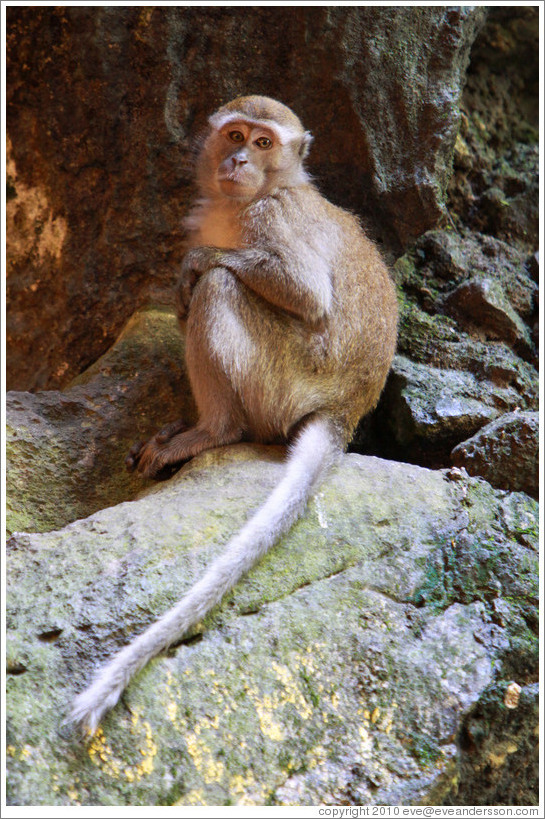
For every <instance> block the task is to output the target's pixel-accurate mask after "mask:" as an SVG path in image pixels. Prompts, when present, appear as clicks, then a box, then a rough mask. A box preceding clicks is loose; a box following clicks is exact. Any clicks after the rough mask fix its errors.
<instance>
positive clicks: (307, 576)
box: [7, 445, 538, 805]
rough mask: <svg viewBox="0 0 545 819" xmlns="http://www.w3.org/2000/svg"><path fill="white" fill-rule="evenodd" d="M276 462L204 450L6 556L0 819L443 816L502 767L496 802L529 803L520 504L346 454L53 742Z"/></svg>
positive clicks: (531, 757) (274, 457)
mask: <svg viewBox="0 0 545 819" xmlns="http://www.w3.org/2000/svg"><path fill="white" fill-rule="evenodd" d="M279 457H280V452H279V450H277V449H275V448H255V447H250V446H248V445H239V446H237V447H231V448H225V449H220V450H216V451H215V452H211V453H206V454H204V455H202V456H200V457H199V458H197V459H195V460H194V461H193V462H191V463H190V464H189V465H187V466H186V467H184V468H183V469H182V470H181V471H180V472H179V473H178V474H177V475H176V476H175V477H174V478H172V479H171V480H170V481H169V482H168V483H163V484H160V485H159V486H158V487H156V488H155V489H152V490H148V491H147V492H146V493H145V495H144V496H143V497H141V498H140V499H139V500H137V501H134V502H132V503H123V504H120V505H118V506H116V507H113V508H110V509H106V510H103V511H101V512H98V513H97V514H95V515H93V516H91V517H89V518H87V519H85V520H82V521H77V522H75V523H73V524H71V525H70V526H68V527H66V528H65V529H63V530H60V531H57V532H50V533H45V534H22V535H18V536H16V537H14V538H12V539H11V540H10V542H9V544H8V559H9V566H8V571H9V576H10V599H9V601H8V607H7V617H8V620H7V628H8V632H7V638H8V640H7V655H8V707H9V720H8V736H7V740H8V756H7V758H8V765H9V774H8V802H9V804H12V805H77V804H81V805H135V804H136V805H174V804H176V805H202V804H205V805H224V804H239V805H243V804H253V805H265V804H273V805H274V804H280V805H290V804H291V805H314V804H320V803H321V804H345V805H351V804H356V805H358V804H360V805H375V804H380V805H398V804H412V805H414V804H433V805H435V804H441V802H443V801H445V800H448V799H451V800H454V801H453V803H454V804H467V801H466V799H467V798H469V796H471V797H473V794H474V791H472V790H471V788H472V787H474V788H475V785H474V782H475V781H479V779H480V777H481V776H482V767H481V766H483V765H488V766H489V767H490V766H492V768H493V771H494V774H495V775H497V774H498V772H499V771H500V769H502V768H503V769H504V770H505V769H506V768H507V766H509V780H510V782H511V791H510V792H509V794H510V798H511V799H512V800H513V801H514V802H515V803H518V804H532V800H533V796H532V788H533V787H535V782H534V781H531V772H532V771H535V770H536V767H535V766H536V764H537V757H536V755H537V737H536V736H535V734H534V731H535V728H536V725H537V716H536V713H535V708H536V691H535V686H534V682H535V679H536V673H537V659H538V658H537V653H536V652H537V647H536V634H537V628H538V620H537V615H535V614H534V610H535V609H534V607H535V606H536V603H537V595H538V588H537V575H536V564H537V551H536V550H537V522H538V521H537V511H536V504H535V503H534V502H533V501H531V500H530V499H529V498H528V497H527V496H526V495H523V494H516V493H513V494H507V493H505V492H499V491H497V490H493V489H492V488H491V487H490V486H489V485H488V484H487V483H485V482H484V481H481V480H476V479H472V478H468V477H467V476H466V477H464V476H463V475H462V474H461V473H453V475H452V477H453V478H455V480H449V475H448V474H446V473H445V472H439V471H435V472H433V471H429V470H425V469H422V468H421V467H416V466H410V465H403V464H396V463H393V462H389V461H383V460H380V459H376V458H365V457H362V456H359V455H347V456H346V457H345V459H344V461H343V462H342V463H341V464H340V465H339V467H338V468H337V469H336V470H335V471H334V472H333V473H332V474H331V475H330V477H329V478H328V480H327V481H326V482H325V483H324V485H323V486H322V487H321V488H320V489H319V491H318V492H317V494H316V495H315V496H314V498H313V500H312V501H311V503H310V506H309V510H308V514H307V515H306V516H305V518H304V519H303V520H301V521H300V522H299V523H298V524H297V525H296V526H295V527H294V529H293V531H292V532H291V533H290V535H289V536H288V537H286V538H285V539H284V540H283V541H282V542H281V543H280V544H279V545H278V547H277V548H276V549H275V550H273V552H272V553H271V554H270V555H269V556H268V557H267V558H266V559H265V560H264V561H263V562H262V564H261V565H260V566H259V567H258V568H257V569H256V570H255V571H254V572H252V574H251V575H250V577H249V578H248V579H247V580H246V581H244V582H242V583H241V584H240V585H239V586H238V587H237V589H236V590H235V591H234V593H233V594H232V595H230V596H229V598H228V599H227V600H225V601H224V603H223V604H222V606H221V607H220V609H219V610H216V611H215V612H214V613H213V614H212V615H210V616H209V617H207V618H206V621H205V622H204V624H203V629H201V630H197V632H196V633H195V634H193V635H192V636H190V639H189V640H188V641H185V644H182V645H181V646H179V647H177V648H175V649H173V650H171V651H170V652H169V653H168V655H167V656H162V657H160V658H158V659H156V660H155V661H153V662H152V663H151V664H150V665H149V666H148V667H147V669H146V670H145V671H144V672H143V673H141V674H140V675H139V676H138V678H137V679H136V680H135V681H134V682H133V684H132V685H131V686H130V688H129V690H128V691H127V693H126V694H125V696H124V697H123V702H122V703H121V704H120V705H119V707H117V708H116V709H115V710H114V711H113V712H112V713H111V714H110V715H109V716H108V717H107V718H106V720H105V721H104V724H103V727H102V729H101V730H100V731H99V733H98V734H97V735H96V736H95V737H94V738H93V739H92V740H91V741H88V742H87V743H86V744H85V743H82V741H81V740H80V739H79V738H78V737H76V736H74V735H73V734H71V733H70V732H68V731H67V729H65V728H64V729H63V728H62V726H61V721H62V718H63V716H64V715H65V713H66V711H67V708H68V706H69V702H70V700H71V698H72V696H73V695H74V693H75V692H76V691H77V690H80V689H81V687H82V686H83V685H84V684H85V682H86V680H88V679H89V675H90V673H91V672H92V670H93V667H94V665H95V662H99V661H101V660H104V659H105V658H106V657H107V656H108V655H110V654H111V652H112V651H114V650H115V649H116V648H117V647H119V646H121V645H122V644H124V643H125V642H126V641H127V639H129V638H130V636H131V635H134V634H135V633H136V632H138V631H140V630H141V629H142V628H143V627H144V626H145V625H146V624H148V623H150V622H151V621H152V620H153V619H154V618H155V616H156V614H157V613H158V612H160V611H163V610H165V609H166V608H167V607H168V606H169V605H170V604H171V603H172V602H173V601H174V600H176V599H177V598H178V597H179V595H180V593H181V592H183V590H184V589H185V588H187V587H188V586H189V585H190V584H191V583H192V582H193V581H194V579H195V578H196V576H197V575H198V574H199V573H200V572H201V571H202V568H203V566H204V565H205V564H207V563H208V562H209V561H210V560H211V559H212V557H213V556H214V555H215V554H217V553H218V552H219V551H220V550H221V549H222V548H223V543H224V541H225V539H226V538H227V537H228V535H229V534H230V533H231V532H234V531H235V530H237V529H238V528H239V527H240V525H241V523H242V521H243V519H244V518H245V516H246V514H247V513H248V511H249V510H250V509H251V508H255V506H256V505H257V504H258V503H259V502H260V501H261V500H262V499H263V498H264V497H265V496H266V494H267V492H268V491H269V490H270V488H271V487H272V485H273V483H274V482H275V481H277V480H278V476H279V474H280V472H281V469H282V464H281V462H280V461H279ZM513 682H515V683H516V684H517V685H519V686H520V688H521V689H522V696H521V705H520V711H518V710H517V709H510V708H507V706H506V705H505V704H504V698H505V696H506V692H507V689H508V687H509V686H510V685H511V684H512V683H513ZM522 715H523V716H522ZM529 762H532V765H531V766H530V767H529V769H528V770H526V769H525V775H524V779H522V778H521V779H520V783H519V790H518V792H516V793H515V792H513V790H512V788H513V784H512V783H513V782H516V781H517V771H519V770H521V768H522V767H525V766H526V765H528V763H529ZM462 774H463V776H462ZM458 783H460V785H461V788H462V790H461V791H459V792H458V793H457V788H458ZM490 799H495V794H494V790H493V789H492V788H491V789H490ZM475 801H477V804H497V802H496V801H493V802H490V801H487V800H485V801H482V802H481V801H478V800H475ZM470 804H474V801H471V803H470Z"/></svg>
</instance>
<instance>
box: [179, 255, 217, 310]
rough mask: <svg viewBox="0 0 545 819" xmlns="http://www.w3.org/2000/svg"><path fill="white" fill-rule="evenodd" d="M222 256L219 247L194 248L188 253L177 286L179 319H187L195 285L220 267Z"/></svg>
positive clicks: (183, 261)
mask: <svg viewBox="0 0 545 819" xmlns="http://www.w3.org/2000/svg"><path fill="white" fill-rule="evenodd" d="M221 256H222V251H221V250H220V249H219V248H217V247H194V248H192V249H191V250H188V251H187V253H186V254H185V256H184V258H183V260H182V269H181V274H180V278H179V280H178V284H177V286H176V307H177V309H178V317H179V318H181V319H186V318H187V314H188V311H189V305H190V303H191V297H192V295H193V289H194V287H195V285H196V284H197V282H198V280H199V278H200V277H201V276H202V275H203V274H204V273H207V272H208V271H209V270H212V268H213V267H218V265H219V264H220V260H221Z"/></svg>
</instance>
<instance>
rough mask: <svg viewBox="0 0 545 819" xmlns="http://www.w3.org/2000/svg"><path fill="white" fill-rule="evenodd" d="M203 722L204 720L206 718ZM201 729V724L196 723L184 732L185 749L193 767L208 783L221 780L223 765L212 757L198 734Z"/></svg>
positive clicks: (223, 770)
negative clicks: (188, 731)
mask: <svg viewBox="0 0 545 819" xmlns="http://www.w3.org/2000/svg"><path fill="white" fill-rule="evenodd" d="M203 722H206V719H205V720H203ZM201 729H202V724H197V725H196V726H195V730H194V731H193V732H190V733H188V734H186V737H185V741H186V744H187V750H188V751H189V755H190V757H191V759H192V760H193V764H194V765H195V768H196V769H197V771H198V773H199V774H200V775H201V776H202V777H203V779H204V781H205V782H206V783H207V784H208V785H209V784H211V783H212V782H221V780H222V778H223V775H224V773H225V766H224V764H223V762H221V760H217V759H214V757H213V756H212V751H211V750H210V748H209V747H208V745H207V744H206V742H205V741H204V739H202V738H201V737H200V736H199V735H200V733H201Z"/></svg>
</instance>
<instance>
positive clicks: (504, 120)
mask: <svg viewBox="0 0 545 819" xmlns="http://www.w3.org/2000/svg"><path fill="white" fill-rule="evenodd" d="M537 22H538V9H537V8H536V7H533V8H532V7H530V6H523V5H521V6H518V7H513V6H510V7H507V8H494V9H491V10H490V12H489V16H488V20H487V25H486V26H485V27H484V28H483V29H482V31H481V33H480V35H479V37H478V38H477V40H476V42H475V46H474V48H473V51H472V55H471V68H470V70H469V72H468V80H467V84H466V87H465V89H464V94H463V98H462V103H461V109H462V121H461V127H460V133H459V135H458V137H457V140H456V146H455V151H454V174H453V177H452V180H451V183H450V187H449V194H450V195H449V199H450V206H451V213H452V217H453V219H454V220H455V222H456V223H457V224H464V225H466V226H469V227H471V228H472V229H473V230H478V231H480V232H483V233H488V234H492V235H493V236H496V237H498V238H500V239H503V240H505V241H508V242H510V243H513V244H516V245H518V246H519V247H521V248H522V249H524V250H526V251H527V252H531V253H533V252H534V251H535V250H536V249H537V247H538V227H539V198H538V185H539V175H538V172H537V171H538V156H539V153H538V151H539V47H538V39H539V32H538V24H537Z"/></svg>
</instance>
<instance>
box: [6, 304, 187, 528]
mask: <svg viewBox="0 0 545 819" xmlns="http://www.w3.org/2000/svg"><path fill="white" fill-rule="evenodd" d="M194 416H195V410H194V406H193V402H192V399H191V393H190V391H189V386H188V382H187V376H186V374H185V369H184V360H183V343H182V339H181V336H180V332H179V330H178V325H177V321H176V317H175V315H174V313H172V312H169V311H167V310H165V309H162V308H150V309H148V310H143V311H141V312H139V313H137V314H135V315H134V316H133V317H132V318H131V319H130V321H129V322H128V323H127V326H126V327H125V329H124V330H123V332H122V333H121V336H120V338H119V339H118V341H117V343H116V344H115V345H114V346H113V347H112V349H111V350H109V351H108V353H106V355H104V356H102V358H100V359H99V360H98V361H97V362H96V363H95V364H94V365H93V366H92V367H90V368H89V369H88V370H87V371H86V372H85V373H83V374H82V375H81V376H79V378H77V379H75V380H74V381H73V382H72V386H70V387H69V388H67V389H66V390H65V391H64V392H58V391H55V390H51V391H48V392H41V393H38V394H34V395H33V394H32V393H27V392H10V393H8V394H7V400H6V420H7V436H6V437H7V443H6V458H7V470H6V487H7V508H6V523H7V528H8V533H11V532H13V531H15V530H19V531H34V532H42V531H47V530H49V529H55V528H59V527H61V526H64V525H65V524H67V523H69V522H70V521H73V520H75V519H76V518H80V517H87V516H88V515H89V514H91V513H92V512H96V511H97V510H98V509H101V508H103V507H104V506H111V505H112V504H116V503H119V502H120V501H122V500H129V499H130V498H132V497H133V496H134V494H135V493H136V492H137V491H138V490H139V489H140V488H141V486H142V478H141V477H140V476H139V475H131V474H129V473H128V472H127V471H126V470H125V465H124V461H125V457H126V455H127V452H128V450H129V448H130V446H131V445H132V444H133V443H134V442H135V441H137V440H139V439H144V440H145V439H146V438H148V437H149V436H150V435H152V434H153V433H154V432H156V431H157V429H159V428H160V427H162V426H163V425H164V424H165V423H166V422H167V421H171V420H174V419H175V418H177V417H184V418H187V419H188V421H191V420H192V419H193V418H194Z"/></svg>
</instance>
